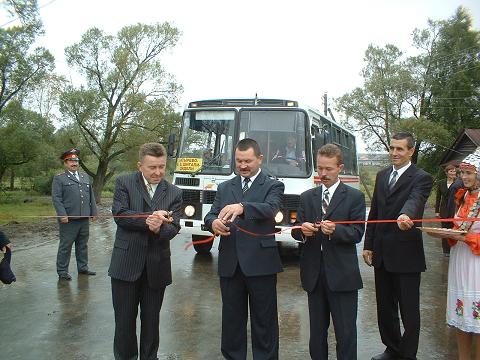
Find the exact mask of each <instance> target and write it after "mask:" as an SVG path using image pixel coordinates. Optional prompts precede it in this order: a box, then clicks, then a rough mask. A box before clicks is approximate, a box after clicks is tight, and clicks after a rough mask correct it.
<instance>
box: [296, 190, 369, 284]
mask: <svg viewBox="0 0 480 360" xmlns="http://www.w3.org/2000/svg"><path fill="white" fill-rule="evenodd" d="M321 189H322V187H321V186H319V187H317V188H314V189H311V190H308V191H305V192H304V193H302V194H301V195H300V205H299V208H298V213H297V223H296V224H297V225H300V224H302V223H303V222H312V223H314V222H316V221H317V220H319V219H322V216H323V214H322V206H321V204H322V190H321ZM324 218H325V220H330V221H336V220H337V221H339V220H365V196H364V195H363V193H362V192H361V191H359V190H357V189H354V188H352V187H350V186H347V185H345V184H343V183H342V182H340V184H339V185H338V187H337V189H336V190H335V193H334V194H333V197H332V199H331V201H330V204H329V206H328V209H327V213H326V214H325V217H324ZM364 231H365V225H364V224H337V225H336V226H335V231H334V232H333V234H332V235H331V236H330V238H329V237H328V235H325V234H323V233H322V232H321V230H319V231H318V233H317V234H316V235H315V236H311V237H305V240H306V241H305V244H304V248H303V251H302V255H301V259H300V277H301V280H302V287H303V288H304V289H305V290H306V291H308V292H311V291H313V290H314V288H315V286H316V284H317V281H318V276H319V274H320V264H321V260H322V259H323V261H324V267H325V276H326V278H327V282H328V287H329V288H330V290H332V291H352V290H358V289H361V288H362V287H363V284H362V278H361V276H360V270H359V267H358V257H357V249H356V246H355V244H357V243H359V242H360V241H361V240H362V236H363V233H364ZM292 236H293V237H294V238H295V239H297V240H302V238H303V234H302V231H301V230H300V229H296V230H293V231H292ZM320 245H321V247H322V249H323V250H321V248H320ZM321 251H323V254H322V253H321Z"/></svg>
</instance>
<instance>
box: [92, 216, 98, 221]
mask: <svg viewBox="0 0 480 360" xmlns="http://www.w3.org/2000/svg"><path fill="white" fill-rule="evenodd" d="M90 220H92V221H97V220H98V216H97V215H95V216H90Z"/></svg>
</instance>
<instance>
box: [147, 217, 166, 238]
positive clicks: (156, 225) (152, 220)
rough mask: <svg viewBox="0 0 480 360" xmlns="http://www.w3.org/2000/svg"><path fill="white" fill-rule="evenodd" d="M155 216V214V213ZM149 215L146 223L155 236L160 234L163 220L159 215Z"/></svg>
mask: <svg viewBox="0 0 480 360" xmlns="http://www.w3.org/2000/svg"><path fill="white" fill-rule="evenodd" d="M154 214H155V213H154ZM154 214H152V215H149V216H148V217H147V219H146V220H145V223H146V224H147V226H148V229H149V230H150V231H151V232H153V233H154V234H158V233H159V232H160V227H161V226H162V224H163V220H162V219H161V218H160V216H158V215H154Z"/></svg>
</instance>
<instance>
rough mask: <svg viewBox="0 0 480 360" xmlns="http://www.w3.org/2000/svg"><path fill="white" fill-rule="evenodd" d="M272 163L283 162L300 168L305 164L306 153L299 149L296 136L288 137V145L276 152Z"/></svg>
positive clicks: (290, 135)
mask: <svg viewBox="0 0 480 360" xmlns="http://www.w3.org/2000/svg"><path fill="white" fill-rule="evenodd" d="M272 162H283V163H287V164H289V165H292V166H296V167H300V165H301V164H302V163H303V162H305V152H304V151H300V149H298V148H297V138H296V137H295V134H289V135H288V136H287V143H286V145H285V146H282V147H280V148H278V149H277V151H275V154H274V155H273V158H272Z"/></svg>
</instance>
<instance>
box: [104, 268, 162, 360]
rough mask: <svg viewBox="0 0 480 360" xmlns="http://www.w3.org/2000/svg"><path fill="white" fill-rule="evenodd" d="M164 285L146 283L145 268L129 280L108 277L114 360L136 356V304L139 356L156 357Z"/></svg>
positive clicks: (145, 357)
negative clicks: (110, 280)
mask: <svg viewBox="0 0 480 360" xmlns="http://www.w3.org/2000/svg"><path fill="white" fill-rule="evenodd" d="M164 293H165V288H161V289H159V290H158V289H152V288H151V287H150V286H149V285H148V279H147V272H146V269H144V270H143V273H142V276H141V277H140V278H139V279H138V280H136V281H133V282H130V281H123V280H118V279H114V278H112V301H113V310H114V312H115V337H114V341H113V354H114V356H115V359H116V360H134V359H137V358H138V346H137V329H136V323H137V314H138V306H139V305H140V323H141V329H140V359H141V360H153V359H157V352H158V345H159V322H160V308H161V307H162V302H163V295H164Z"/></svg>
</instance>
